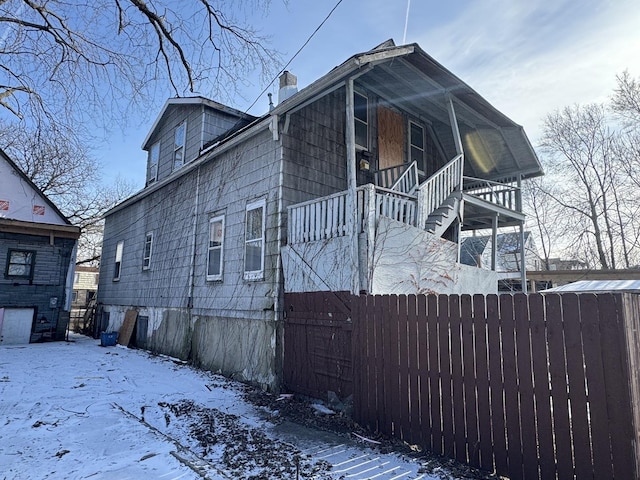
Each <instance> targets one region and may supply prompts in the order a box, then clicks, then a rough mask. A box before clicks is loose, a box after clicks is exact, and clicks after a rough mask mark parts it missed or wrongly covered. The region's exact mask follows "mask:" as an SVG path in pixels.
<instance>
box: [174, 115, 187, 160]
mask: <svg viewBox="0 0 640 480" xmlns="http://www.w3.org/2000/svg"><path fill="white" fill-rule="evenodd" d="M186 136H187V122H182V123H181V124H180V125H178V127H177V128H176V133H175V139H174V146H173V170H174V171H175V170H178V169H179V168H180V167H182V166H183V165H184V144H185V139H186Z"/></svg>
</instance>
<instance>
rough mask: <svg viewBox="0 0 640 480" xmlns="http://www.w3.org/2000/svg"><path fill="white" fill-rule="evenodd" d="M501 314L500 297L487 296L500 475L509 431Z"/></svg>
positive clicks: (493, 416) (493, 419) (495, 452)
mask: <svg viewBox="0 0 640 480" xmlns="http://www.w3.org/2000/svg"><path fill="white" fill-rule="evenodd" d="M500 335H501V333H500V314H499V309H498V297H497V296H496V295H491V296H489V297H487V348H488V352H489V391H490V398H491V423H492V432H493V456H494V462H495V469H496V473H497V474H498V475H503V476H507V475H508V472H509V469H508V465H509V463H508V459H507V458H508V457H507V432H506V428H505V420H504V416H505V412H504V410H505V405H504V397H503V394H504V383H503V379H502V348H501V342H500Z"/></svg>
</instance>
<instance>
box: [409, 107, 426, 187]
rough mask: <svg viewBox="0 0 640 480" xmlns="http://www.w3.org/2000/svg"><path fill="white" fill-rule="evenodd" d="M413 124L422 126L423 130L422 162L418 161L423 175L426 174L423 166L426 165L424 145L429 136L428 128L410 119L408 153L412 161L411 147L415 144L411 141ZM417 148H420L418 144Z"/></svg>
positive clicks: (419, 170)
mask: <svg viewBox="0 0 640 480" xmlns="http://www.w3.org/2000/svg"><path fill="white" fill-rule="evenodd" d="M411 125H415V126H416V127H418V128H420V129H421V130H422V162H418V165H417V166H418V172H420V173H421V174H422V175H424V174H425V172H424V170H423V167H424V163H425V156H424V146H425V145H426V143H427V138H426V136H427V135H428V132H427V129H426V128H425V126H424V125H422V124H420V123H418V122H414V121H413V120H409V135H408V137H409V138H408V139H407V140H408V141H409V148H408V151H407V153H408V155H409V161H411V148H412V147H413V146H414V145H413V143H411ZM416 148H419V147H418V146H417V145H416Z"/></svg>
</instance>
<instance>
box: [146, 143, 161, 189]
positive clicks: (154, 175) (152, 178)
mask: <svg viewBox="0 0 640 480" xmlns="http://www.w3.org/2000/svg"><path fill="white" fill-rule="evenodd" d="M154 152H155V153H154ZM154 158H155V162H154ZM158 163H160V142H159V141H158V142H155V143H154V144H153V145H151V148H149V155H148V157H147V185H151V184H152V183H154V182H156V181H157V180H158Z"/></svg>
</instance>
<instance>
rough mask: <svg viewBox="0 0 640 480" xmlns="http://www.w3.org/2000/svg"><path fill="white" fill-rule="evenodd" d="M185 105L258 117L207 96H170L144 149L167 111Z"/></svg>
mask: <svg viewBox="0 0 640 480" xmlns="http://www.w3.org/2000/svg"><path fill="white" fill-rule="evenodd" d="M185 105H187V106H188V105H204V106H207V107H210V108H213V109H215V110H217V111H219V112H224V113H227V114H229V115H232V116H234V117H238V118H243V119H246V120H248V121H253V120H255V119H256V117H254V116H253V115H249V114H247V113H245V112H241V111H240V110H236V109H235V108H232V107H229V106H227V105H223V104H222V103H218V102H216V101H214V100H210V99H208V98H205V97H200V96H197V97H175V98H170V99H168V100H167V101H166V102H165V103H164V106H163V107H162V110H160V113H159V114H158V117H157V118H156V120H155V121H154V122H153V125H152V126H151V129H150V130H149V133H148V134H147V136H146V137H145V139H144V141H143V142H142V149H143V150H147V149H148V148H149V146H150V145H149V144H150V142H151V138H152V137H153V134H154V133H155V131H156V128H158V125H159V124H160V122H162V119H163V118H164V116H165V115H166V113H167V111H169V110H170V109H171V108H174V107H176V106H185Z"/></svg>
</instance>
